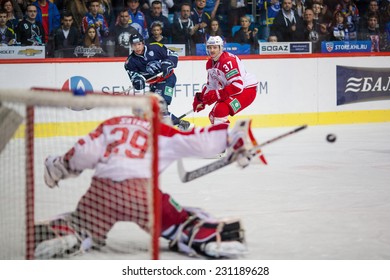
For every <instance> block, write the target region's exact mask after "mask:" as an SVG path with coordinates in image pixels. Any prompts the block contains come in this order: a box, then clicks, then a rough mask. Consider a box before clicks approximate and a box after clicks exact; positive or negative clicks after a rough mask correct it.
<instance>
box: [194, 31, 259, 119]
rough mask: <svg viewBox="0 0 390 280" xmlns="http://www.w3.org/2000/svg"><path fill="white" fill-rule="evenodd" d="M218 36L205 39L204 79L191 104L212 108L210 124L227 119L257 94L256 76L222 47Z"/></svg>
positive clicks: (221, 40) (197, 107) (200, 109)
mask: <svg viewBox="0 0 390 280" xmlns="http://www.w3.org/2000/svg"><path fill="white" fill-rule="evenodd" d="M223 46H224V42H223V39H222V38H221V37H220V36H210V37H209V39H208V40H207V42H206V48H207V52H208V54H209V56H210V58H209V59H208V61H207V63H206V70H207V83H206V85H205V86H204V87H203V89H202V92H197V93H196V94H195V97H194V102H193V104H192V106H193V110H194V112H199V111H202V110H203V109H204V108H205V106H206V105H212V106H213V108H212V109H211V112H210V114H209V119H210V122H211V123H212V124H217V123H223V122H229V119H228V117H229V115H230V116H234V115H236V114H237V113H238V112H241V111H242V110H243V109H245V108H246V107H248V106H249V105H250V104H251V103H252V102H253V101H254V100H255V98H256V91H257V84H258V81H257V79H256V77H255V76H254V75H253V74H251V73H248V72H247V71H246V70H245V67H244V64H243V63H242V61H241V60H240V59H239V58H238V57H237V56H236V55H234V54H232V53H229V52H226V51H224V50H223Z"/></svg>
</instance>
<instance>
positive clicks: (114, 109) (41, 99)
mask: <svg viewBox="0 0 390 280" xmlns="http://www.w3.org/2000/svg"><path fill="white" fill-rule="evenodd" d="M0 102H1V107H2V108H7V112H8V111H9V110H10V111H12V112H16V113H18V114H16V115H21V116H22V117H23V119H22V122H21V124H20V125H19V126H17V127H18V129H17V130H16V132H15V133H14V134H13V131H12V129H13V128H12V125H14V126H15V124H12V121H11V120H9V118H8V119H2V120H1V122H2V125H1V128H2V130H3V131H9V134H11V135H12V134H13V136H12V137H11V136H10V140H9V141H8V140H7V141H5V140H4V139H3V137H2V142H6V143H3V144H4V146H3V147H2V149H1V150H0V185H1V187H0V200H1V203H0V235H1V237H2V238H1V239H0V248H1V250H0V259H34V258H35V257H36V256H35V255H34V251H35V249H36V246H37V243H38V242H39V241H41V240H46V239H50V238H53V237H55V238H59V239H61V236H58V235H56V234H54V236H53V233H52V232H50V230H49V231H48V230H47V228H45V227H44V226H37V225H45V224H47V222H48V221H52V220H53V217H56V216H58V215H61V214H64V213H68V214H66V216H69V213H70V214H71V213H72V211H74V210H75V208H76V205H77V204H78V202H79V200H80V198H81V197H82V196H83V195H84V194H85V192H86V191H87V190H88V188H89V187H90V184H91V178H92V176H93V170H85V171H83V172H82V173H81V175H80V176H78V177H76V178H71V179H67V180H61V181H60V182H59V188H53V189H50V188H48V187H47V186H46V185H45V182H44V161H45V159H46V158H47V157H48V156H49V155H63V154H64V153H66V152H67V151H68V150H69V149H70V148H71V147H72V146H73V145H74V144H75V143H76V141H78V139H80V138H81V137H84V136H86V135H87V134H88V133H89V132H91V131H92V130H94V129H95V128H96V127H97V126H98V125H99V124H100V123H101V122H102V121H104V120H106V119H109V118H112V117H117V116H125V115H131V112H133V110H134V109H140V110H142V111H143V112H145V114H144V115H145V116H146V117H147V118H148V120H149V121H150V123H151V130H150V134H149V135H148V137H147V147H148V149H150V150H149V151H150V153H151V155H152V156H151V158H152V160H151V165H150V173H151V174H152V176H151V178H150V179H149V180H147V184H146V185H147V190H146V192H145V194H146V195H145V196H146V198H147V199H146V200H147V202H146V204H147V209H131V211H134V214H133V215H135V216H138V217H136V218H137V219H140V220H143V221H145V224H146V225H145V227H147V228H148V229H149V230H150V234H146V233H144V234H143V236H144V239H143V238H141V239H139V240H138V241H137V243H136V244H135V245H136V247H138V248H132V247H134V242H133V243H132V242H131V240H132V237H133V236H134V233H133V232H132V229H129V228H127V227H126V226H123V225H122V226H116V225H115V226H114V227H113V229H112V230H111V231H110V233H109V234H108V236H107V240H106V241H107V242H108V243H109V242H110V239H115V238H117V239H118V240H119V241H118V240H117V241H115V240H114V243H113V244H115V245H116V249H114V250H116V251H120V252H119V255H121V257H115V258H126V254H131V253H134V250H137V249H139V250H141V251H143V253H144V254H143V255H140V257H137V258H146V259H149V258H152V259H158V257H159V242H158V240H159V235H160V221H161V217H160V216H161V214H160V207H161V205H160V203H161V202H160V199H161V198H160V194H159V193H160V192H159V189H158V145H157V135H158V125H159V106H158V101H157V100H156V99H155V98H154V97H152V96H150V95H149V96H147V95H145V96H109V95H103V94H87V95H86V96H74V95H73V94H72V93H70V92H62V91H54V90H34V91H33V90H12V89H10V90H4V89H1V90H0ZM85 108H88V109H85ZM3 131H2V132H1V133H2V134H4V133H3ZM134 184H136V183H134ZM130 189H132V190H137V186H130ZM105 195H106V192H103V193H101V194H99V193H97V194H96V196H97V197H99V199H101V201H103V204H107V205H108V206H109V207H107V209H109V208H110V205H112V204H113V203H120V202H118V201H120V200H121V197H117V200H118V201H109V199H108V198H107V197H105ZM131 197H132V199H133V200H136V199H144V202H143V203H144V204H142V202H140V203H139V204H140V205H145V197H143V196H141V195H137V194H134V195H132V194H131ZM135 203H137V202H135ZM114 207H117V206H114ZM123 208H126V206H124V207H123ZM104 209H106V208H105V207H104ZM104 209H100V211H103V213H102V214H99V215H98V216H99V217H98V219H97V221H95V222H94V223H97V224H95V226H96V227H97V228H99V227H104V223H113V222H112V221H116V219H118V217H111V216H110V213H104ZM87 210H88V209H87ZM87 210H86V211H87ZM123 211H127V209H123ZM129 211H130V210H129ZM91 215H95V214H91ZM99 223H102V224H99ZM127 223H129V222H127ZM136 228H137V227H136ZM112 231H113V232H114V233H113V234H112V235H111V232H112ZM141 232H142V231H141ZM139 235H141V234H139ZM115 242H117V243H115ZM118 242H119V243H118ZM142 242H144V244H143V245H141V244H140V243H142ZM108 247H109V246H108ZM114 247H115V246H114ZM105 250H106V249H105V248H104V247H103V248H102V249H101V250H100V251H99V252H98V253H95V254H93V253H91V254H90V256H89V257H86V258H90V259H95V258H96V259H112V258H113V257H112V256H111V255H110V254H107V255H106V254H105V252H106V251H105ZM89 253H90V252H87V253H85V254H84V253H83V254H81V251H78V250H76V252H72V253H71V254H68V255H66V254H65V255H59V256H58V257H60V258H72V257H74V258H78V257H79V256H80V255H84V256H87V255H88V254H89ZM142 256H143V257H142ZM79 258H80V257H79Z"/></svg>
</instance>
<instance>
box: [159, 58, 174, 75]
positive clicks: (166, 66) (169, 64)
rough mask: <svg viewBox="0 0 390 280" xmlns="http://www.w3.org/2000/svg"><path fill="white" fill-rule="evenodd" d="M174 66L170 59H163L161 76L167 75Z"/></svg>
mask: <svg viewBox="0 0 390 280" xmlns="http://www.w3.org/2000/svg"><path fill="white" fill-rule="evenodd" d="M174 67H175V65H174V63H173V62H172V61H170V60H168V59H167V60H163V61H162V62H161V70H162V72H163V77H164V78H166V77H168V76H169V75H170V74H171V73H172V72H173V68H174Z"/></svg>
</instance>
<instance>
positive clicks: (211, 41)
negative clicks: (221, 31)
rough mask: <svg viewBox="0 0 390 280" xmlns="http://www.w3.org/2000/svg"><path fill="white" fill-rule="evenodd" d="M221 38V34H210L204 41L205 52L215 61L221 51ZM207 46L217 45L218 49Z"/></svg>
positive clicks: (222, 43)
mask: <svg viewBox="0 0 390 280" xmlns="http://www.w3.org/2000/svg"><path fill="white" fill-rule="evenodd" d="M223 45H224V42H223V39H222V38H221V36H210V37H209V38H208V39H207V41H206V52H207V54H208V55H209V56H210V57H211V58H212V59H213V60H215V61H217V60H218V59H219V57H220V56H221V54H222V52H223ZM209 46H219V47H220V48H219V51H216V50H215V49H214V50H213V49H209Z"/></svg>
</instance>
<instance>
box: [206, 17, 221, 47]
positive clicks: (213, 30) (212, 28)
mask: <svg viewBox="0 0 390 280" xmlns="http://www.w3.org/2000/svg"><path fill="white" fill-rule="evenodd" d="M210 36H220V37H221V38H222V40H224V41H225V42H226V39H225V36H224V35H223V31H222V28H221V26H220V25H219V21H218V20H217V19H215V18H214V19H211V20H210V24H209V26H207V28H206V38H205V42H207V39H208V38H209V37H210Z"/></svg>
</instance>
